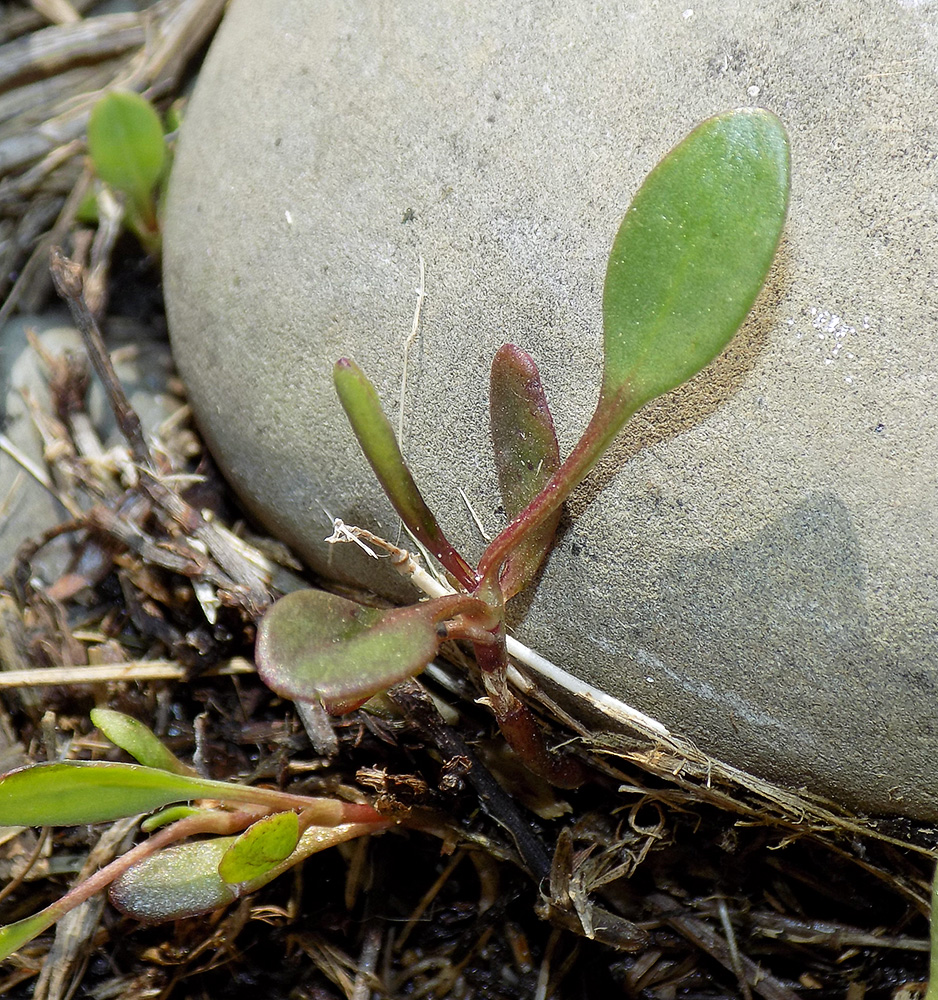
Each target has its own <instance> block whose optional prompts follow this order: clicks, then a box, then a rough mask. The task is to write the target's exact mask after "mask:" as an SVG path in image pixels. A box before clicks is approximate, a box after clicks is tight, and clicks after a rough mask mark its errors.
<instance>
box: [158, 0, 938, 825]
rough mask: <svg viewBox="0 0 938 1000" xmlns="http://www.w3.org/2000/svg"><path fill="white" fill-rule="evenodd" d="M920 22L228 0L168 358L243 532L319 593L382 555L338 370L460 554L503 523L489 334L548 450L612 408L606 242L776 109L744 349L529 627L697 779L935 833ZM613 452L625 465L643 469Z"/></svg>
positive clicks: (180, 194)
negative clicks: (707, 765) (784, 793)
mask: <svg viewBox="0 0 938 1000" xmlns="http://www.w3.org/2000/svg"><path fill="white" fill-rule="evenodd" d="M936 69H938V9H934V8H933V7H932V6H930V5H921V4H916V3H911V2H894V3H883V4H879V5H874V6H872V7H871V6H870V5H868V4H865V3H862V2H860V0H846V2H844V3H842V4H836V5H828V6H823V7H818V6H817V5H799V4H792V3H791V2H789V0H770V2H767V3H764V4H760V5H757V6H755V7H754V6H753V5H751V4H742V3H738V4H737V3H730V4H717V5H714V4H711V5H705V6H703V7H701V8H698V7H694V8H693V9H691V8H690V7H688V6H687V4H685V3H683V2H682V3H674V2H670V0H667V2H650V0H642V2H639V3H637V4H631V5H623V4H620V3H615V2H612V0H597V2H594V3H589V4H575V3H569V2H566V0H535V2H532V3H526V4H523V5H515V6H512V5H510V4H509V5H507V6H506V5H505V4H504V3H502V2H495V0H472V2H471V3H469V2H467V0H447V2H445V3H443V2H430V3H421V4H417V3H404V4H401V3H391V2H386V0H372V2H370V3H367V4H363V3H358V2H351V0H321V2H319V3H317V4H315V5H310V4H308V3H306V2H304V0H284V2H282V3H281V4H279V5H278V6H277V11H276V13H272V12H271V9H270V7H269V6H268V5H266V4H257V3H254V2H251V0H235V2H234V3H233V4H232V6H231V9H230V12H229V14H228V15H227V17H226V20H225V22H224V24H223V26H222V28H221V31H220V33H219V35H218V38H217V40H216V42H215V44H214V46H213V48H212V50H211V52H210V53H209V56H208V58H207V60H206V63H205V66H204V69H203V71H202V74H201V79H200V80H199V82H198V86H197V89H196V93H195V96H194V98H193V101H192V104H191V107H190V108H189V111H188V114H187V118H186V122H185V126H184V129H183V134H182V137H181V141H180V146H179V152H178V158H177V161H176V166H175V169H174V173H173V180H172V186H171V192H170V198H169V204H168V210H167V220H166V256H165V284H166V294H167V300H168V308H169V320H170V326H171V335H172V339H173V344H174V351H175V355H176V358H177V361H178V364H179V366H180V369H181V372H182V374H183V376H184V378H185V380H186V382H187V383H188V387H189V390H190V392H191V398H192V402H193V404H194V407H195V410H196V413H197V416H198V419H199V421H200V423H201V427H202V429H203V431H204V434H205V436H206V438H207V441H208V444H209V446H210V448H211V450H212V451H213V453H214V454H215V456H216V458H217V459H218V461H219V463H220V465H221V466H222V468H223V469H224V470H225V472H226V473H227V475H228V476H229V477H230V480H231V482H232V483H233V484H234V486H235V487H236V489H237V490H238V492H239V493H240V495H241V497H242V498H243V500H244V502H245V504H246V505H247V507H248V508H249V509H250V510H251V511H253V512H254V514H256V516H257V517H258V518H260V519H261V520H262V521H263V522H264V523H265V524H266V525H267V526H268V527H269V528H270V529H271V530H272V531H273V532H274V533H276V534H278V535H280V536H282V538H283V539H285V540H286V541H288V542H289V543H290V544H292V545H293V546H294V547H295V548H296V549H297V550H298V551H299V552H300V553H301V554H302V555H303V556H304V557H305V558H306V559H307V560H308V561H309V563H310V564H311V565H312V566H313V567H314V568H315V569H316V570H317V571H319V572H320V573H323V574H326V575H330V576H333V577H335V578H338V579H346V580H347V579H356V580H362V581H366V582H368V583H370V584H371V585H372V586H374V587H375V588H377V589H378V590H382V591H385V592H389V593H396V594H401V593H402V587H401V584H400V582H399V581H398V580H397V579H396V578H395V577H394V576H393V574H392V572H391V570H390V569H388V568H387V567H386V565H385V566H382V565H380V564H378V563H375V562H374V561H373V560H369V559H368V558H367V557H366V556H364V555H363V554H362V553H360V552H358V551H357V550H356V549H355V548H354V547H353V546H343V547H329V546H327V545H326V544H325V543H324V542H323V539H324V538H325V537H326V535H328V534H329V532H330V518H331V517H333V516H335V517H340V518H342V519H343V520H344V521H346V522H348V523H353V524H358V525H361V526H363V527H366V528H368V529H370V530H373V531H377V532H381V533H383V534H385V535H387V536H389V537H391V538H392V539H396V538H397V537H398V524H397V521H396V518H395V517H394V515H393V513H392V512H391V510H390V508H389V506H388V504H387V503H386V501H385V500H384V498H383V497H382V495H381V493H380V491H379V489H378V487H377V485H376V483H375V480H374V478H373V476H372V474H371V472H370V470H369V469H368V467H367V465H366V464H365V462H364V460H363V459H362V457H361V455H360V452H359V449H358V447H357V445H356V443H355V441H354V439H353V437H352V435H351V433H350V431H349V429H348V427H347V424H346V421H345V419H344V417H343V415H342V412H341V410H340V408H339V406H338V403H337V402H336V400H335V396H334V392H333V389H332V385H331V379H330V372H331V366H332V363H333V362H334V360H335V359H337V358H339V357H340V356H343V355H346V354H349V355H352V356H354V357H355V358H356V359H357V360H358V361H359V362H360V363H361V364H362V365H363V367H364V368H365V369H366V371H368V372H369V373H370V375H371V376H372V377H373V379H374V380H375V383H376V385H377V387H378V390H379V392H380V394H381V396H382V398H383V400H384V402H385V404H386V407H387V409H388V411H389V412H390V413H391V414H392V415H393V416H392V419H394V420H395V421H396V413H397V406H398V402H397V400H398V393H399V387H400V382H401V371H402V359H403V345H404V342H405V340H406V338H407V337H408V335H409V334H410V332H411V325H412V318H413V314H414V307H415V301H416V294H415V289H416V288H417V286H418V280H419V278H418V275H419V259H421V258H422V260H423V261H424V262H425V265H426V284H425V290H426V297H425V301H423V303H422V311H421V313H420V324H419V331H418V335H417V339H416V342H415V343H414V345H413V347H412V348H411V350H410V364H409V369H408V381H407V397H406V408H405V434H404V449H405V452H406V454H407V456H408V459H409V460H410V462H411V463H412V466H413V469H414V472H415V476H416V478H417V481H418V482H419V484H420V485H421V487H422V488H423V489H424V491H425V494H426V496H427V498H428V500H429V502H430V504H431V506H432V507H433V508H434V509H435V510H436V511H437V513H438V515H439V517H440V520H441V523H442V524H443V525H444V528H445V529H446V530H447V531H448V532H449V533H450V535H451V538H452V539H453V541H454V542H455V543H456V544H457V545H458V546H460V547H463V548H464V549H465V550H466V552H467V554H468V555H471V556H473V557H477V556H478V555H479V553H480V552H481V551H482V548H483V542H482V539H481V538H480V535H479V532H478V531H477V529H476V527H475V525H474V523H473V520H472V518H471V517H470V514H469V512H468V510H467V501H466V500H464V499H463V498H462V496H461V495H460V489H462V490H464V491H465V494H466V497H467V499H468V502H469V503H471V505H472V508H473V510H474V511H475V512H476V513H477V514H478V516H479V517H480V519H481V521H482V523H483V525H484V526H485V528H486V530H487V531H488V532H490V533H494V532H496V531H498V529H499V528H500V527H501V526H502V525H503V523H504V517H503V513H502V511H501V506H500V501H499V499H498V496H497V492H496V483H495V470H494V463H493V460H492V457H491V447H490V444H489V439H488V428H487V416H486V400H487V369H488V365H489V363H490V360H491V358H492V355H493V353H494V352H495V350H496V348H497V347H498V345H499V344H501V343H502V342H503V341H506V340H512V341H514V342H516V343H518V344H520V345H521V346H522V347H524V348H526V349H527V350H529V351H531V352H532V353H533V354H534V356H535V357H536V359H537V361H538V363H539V364H540V366H541V370H542V374H543V377H544V381H545V384H546V386H547V390H548V393H549V395H550V398H551V401H552V406H553V408H554V415H555V419H556V422H557V425H558V428H559V434H560V437H561V444H562V448H563V450H564V452H566V451H568V450H569V449H570V448H571V447H572V445H573V444H574V442H575V440H576V438H577V436H578V434H579V433H580V431H581V429H582V428H583V427H584V425H585V423H586V420H587V419H588V417H589V414H590V413H591V411H592V407H593V405H594V402H595V398H596V392H597V387H598V380H599V373H600V365H601V333H600V331H601V317H600V290H601V286H602V279H603V274H604V269H605V258H606V255H607V253H608V248H609V245H610V242H611V239H612V236H613V234H614V232H615V230H616V228H617V226H618V223H619V220H620V218H621V216H622V215H623V213H624V211H625V209H626V206H627V205H628V202H629V200H630V197H631V195H632V194H633V193H634V191H635V190H636V188H637V186H638V185H639V183H640V182H641V180H642V178H643V177H644V175H645V174H646V173H647V171H648V170H649V169H650V168H651V167H652V166H653V165H654V164H655V162H656V161H657V160H658V159H659V158H660V157H661V156H662V155H663V154H664V153H665V152H666V151H667V150H668V149H669V148H670V147H671V145H673V143H675V142H676V141H677V140H678V139H680V138H681V137H682V136H683V135H684V134H685V133H686V132H687V131H689V129H690V128H691V127H692V126H693V125H694V124H695V123H696V122H697V121H699V120H700V119H702V118H705V117H706V116H707V115H710V114H713V113H715V112H718V111H721V110H724V109H726V108H729V107H734V106H740V105H747V104H758V105H763V106H766V107H769V108H771V109H773V110H775V111H776V112H777V113H778V114H779V115H780V116H781V118H782V119H783V120H784V122H785V123H786V125H787V127H788V129H789V130H790V133H791V138H792V156H793V164H794V179H793V192H792V205H791V212H790V218H789V222H788V225H787V230H786V236H785V238H784V240H783V245H782V248H781V252H780V255H779V259H778V262H777V266H776V268H775V270H774V273H773V275H772V276H771V278H770V281H769V284H768V286H767V288H766V290H765V291H764V293H763V295H762V296H761V298H760V301H759V303H758V304H757V308H756V310H755V312H754V314H753V316H752V317H751V318H750V320H749V321H748V322H747V323H746V325H745V327H744V329H743V331H742V333H741V334H740V336H739V338H738V339H737V340H736V341H735V342H734V343H733V345H732V346H731V347H730V349H729V350H728V351H727V352H726V353H725V355H724V356H723V357H721V358H720V359H719V360H718V361H717V362H716V363H714V364H713V365H712V366H711V367H710V368H709V369H708V370H707V371H706V372H704V373H703V374H702V375H701V376H699V377H698V378H697V379H696V380H694V381H693V382H692V383H691V384H690V385H688V386H686V387H684V388H683V389H681V390H679V391H678V392H675V393H673V394H672V395H671V396H669V397H667V398H665V399H663V400H661V401H659V402H658V403H657V404H654V405H653V406H651V407H650V408H648V409H647V410H646V411H644V412H643V413H641V414H640V415H639V416H638V417H637V418H636V420H635V421H634V422H633V424H632V425H631V426H630V428H627V429H626V431H625V432H624V433H623V434H622V436H621V438H620V440H619V442H618V443H617V445H616V447H615V449H614V454H613V455H612V456H611V457H608V458H607V460H606V461H605V462H604V463H603V464H602V466H601V468H600V469H599V470H597V471H596V473H595V474H594V475H593V476H592V477H591V478H590V479H589V480H588V482H587V483H586V484H584V486H583V487H582V488H581V489H580V490H579V491H578V492H577V493H576V495H575V496H574V498H573V499H572V501H571V502H570V503H569V505H568V507H569V510H568V517H567V522H566V524H565V527H564V530H563V534H562V537H561V539H560V542H559V544H558V546H557V548H556V550H555V551H554V553H553V555H552V556H551V558H550V561H549V563H548V565H547V568H546V570H545V571H544V574H543V577H542V579H541V581H540V585H539V586H538V588H537V591H536V593H534V594H533V595H532V596H530V597H522V598H519V599H518V603H519V605H520V607H519V608H517V609H515V611H514V612H513V614H514V627H515V632H516V634H517V636H518V637H519V638H520V639H521V640H522V641H523V642H525V643H527V644H529V645H531V646H533V647H534V648H536V649H537V650H538V651H539V652H540V653H542V654H543V655H545V656H547V657H548V658H550V659H551V660H553V661H554V662H555V663H557V664H559V665H560V666H562V667H564V668H566V669H567V670H569V671H571V672H573V673H574V674H576V675H578V676H579V677H580V678H581V679H584V680H586V681H588V682H590V683H592V684H594V685H597V686H599V687H602V688H604V689H605V690H606V691H608V692H609V693H611V694H613V695H616V696H617V697H619V698H622V699H624V700H625V701H627V702H629V703H630V704H632V705H634V706H635V707H637V708H639V709H641V710H643V711H645V712H648V713H650V714H653V715H655V716H657V717H658V718H660V719H661V720H662V721H663V722H664V723H665V724H666V725H668V726H670V727H672V728H673V729H676V730H678V731H681V732H683V733H684V734H686V735H688V736H690V737H691V738H693V739H694V740H695V741H696V742H697V743H698V745H699V746H700V747H701V748H702V749H704V750H706V751H707V752H709V753H710V754H712V755H714V756H716V757H719V758H722V759H725V760H727V761H729V762H730V763H732V764H735V765H737V766H741V767H744V768H746V769H748V770H750V771H752V772H755V773H757V774H759V775H761V776H763V777H767V778H770V779H775V780H779V781H782V782H785V783H788V784H792V785H795V786H806V787H807V788H809V789H810V790H811V791H813V792H817V793H822V794H825V795H828V796H831V797H833V798H834V799H836V800H838V801H840V802H842V803H845V804H847V805H850V806H853V807H857V808H860V809H866V810H873V811H883V812H887V813H898V814H905V815H908V816H913V817H925V818H930V819H935V818H938V780H936V770H935V761H936V759H938V715H936V705H938V684H936V681H938V630H936V621H938V518H936V516H935V514H936V511H938V489H936V482H938V472H936V470H938V406H936V405H935V398H936V390H938V337H936V336H935V335H934V330H935V326H936V319H938V317H936V295H935V289H936V282H938V277H936V269H935V249H934V248H935V239H934V234H935V232H936V225H938V219H936V207H938V193H936V192H938V188H936V186H935V176H936V175H935V162H934V157H935V145H936V138H935V106H936V99H938V86H936V75H935V74H936ZM626 459H627V460H628V461H626Z"/></svg>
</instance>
